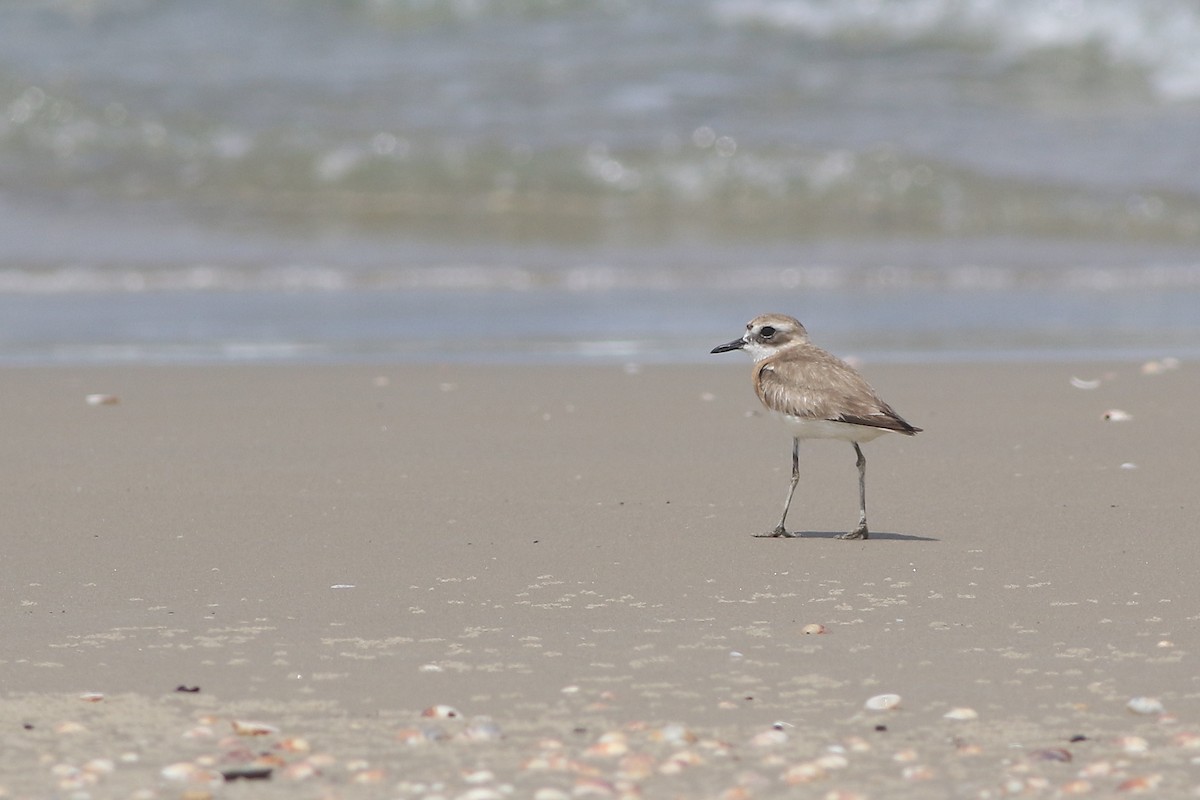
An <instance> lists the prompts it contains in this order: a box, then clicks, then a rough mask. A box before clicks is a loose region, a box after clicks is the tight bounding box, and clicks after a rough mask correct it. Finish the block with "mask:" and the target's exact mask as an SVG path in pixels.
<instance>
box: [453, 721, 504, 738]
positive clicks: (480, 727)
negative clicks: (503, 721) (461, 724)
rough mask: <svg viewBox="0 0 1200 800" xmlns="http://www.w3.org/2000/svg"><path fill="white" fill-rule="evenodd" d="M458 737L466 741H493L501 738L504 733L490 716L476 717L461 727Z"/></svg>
mask: <svg viewBox="0 0 1200 800" xmlns="http://www.w3.org/2000/svg"><path fill="white" fill-rule="evenodd" d="M459 737H460V738H462V739H465V740H466V741H468V742H494V741H497V740H499V739H503V738H504V734H503V733H502V732H501V731H500V726H499V725H497V724H496V723H495V722H493V721H492V719H491V717H476V718H475V719H473V720H471V724H470V725H468V726H467V727H466V728H464V729H463V731H462V733H460V734H459Z"/></svg>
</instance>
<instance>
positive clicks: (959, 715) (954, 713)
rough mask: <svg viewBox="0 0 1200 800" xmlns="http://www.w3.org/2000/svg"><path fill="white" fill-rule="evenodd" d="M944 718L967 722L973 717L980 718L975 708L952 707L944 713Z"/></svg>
mask: <svg viewBox="0 0 1200 800" xmlns="http://www.w3.org/2000/svg"><path fill="white" fill-rule="evenodd" d="M942 718H943V719H951V720H956V721H959V722H966V721H968V720H972V719H979V712H978V711H976V710H975V709H973V708H966V707H961V708H952V709H950V710H949V711H947V712H946V713H945V714H942Z"/></svg>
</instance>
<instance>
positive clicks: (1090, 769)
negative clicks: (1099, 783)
mask: <svg viewBox="0 0 1200 800" xmlns="http://www.w3.org/2000/svg"><path fill="white" fill-rule="evenodd" d="M1112 774H1113V765H1112V762H1111V761H1093V762H1092V763H1090V764H1087V765H1086V766H1084V767H1083V768H1082V769H1080V770H1079V777H1081V778H1103V777H1106V776H1108V775H1112Z"/></svg>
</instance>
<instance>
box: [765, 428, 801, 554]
mask: <svg viewBox="0 0 1200 800" xmlns="http://www.w3.org/2000/svg"><path fill="white" fill-rule="evenodd" d="M799 482H800V440H799V439H797V438H795V437H793V438H792V484H791V486H789V487H788V493H787V500H784V501H783V516H782V517H780V518H779V524H778V525H776V526H775V530H773V531H771V532H770V533H758V534H755V535H756V536H759V537H776V536H785V537H788V538H794V537H797V536H799V535H800V534H799V533H788V531H787V528H785V527H783V523H784V522H786V521H787V515H788V509H789V508H791V506H792V495H794V494H795V493H796V484H797V483H799Z"/></svg>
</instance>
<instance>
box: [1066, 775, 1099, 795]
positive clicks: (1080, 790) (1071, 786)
mask: <svg viewBox="0 0 1200 800" xmlns="http://www.w3.org/2000/svg"><path fill="white" fill-rule="evenodd" d="M1093 788H1094V787H1093V786H1092V782H1091V781H1085V780H1084V778H1078V780H1075V781H1067V782H1066V783H1063V784H1062V786H1061V787H1058V794H1091V792H1092V789H1093Z"/></svg>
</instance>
